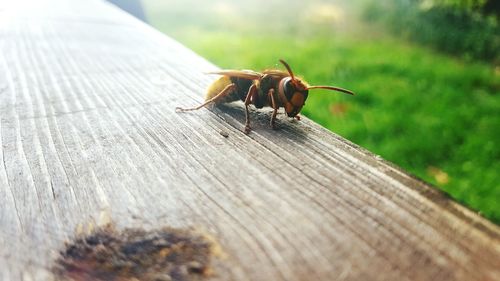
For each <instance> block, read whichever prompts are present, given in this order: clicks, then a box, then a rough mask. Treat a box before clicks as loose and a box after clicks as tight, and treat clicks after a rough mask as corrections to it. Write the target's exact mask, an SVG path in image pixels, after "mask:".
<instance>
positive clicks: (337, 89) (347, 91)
mask: <svg viewBox="0 0 500 281" xmlns="http://www.w3.org/2000/svg"><path fill="white" fill-rule="evenodd" d="M311 89H326V90H333V91H337V92H342V93H346V94H349V95H354V93H353V92H351V91H349V90H346V89H343V88H339V87H333V86H309V87H307V90H311Z"/></svg>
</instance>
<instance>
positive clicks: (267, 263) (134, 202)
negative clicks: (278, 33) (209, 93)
mask: <svg viewBox="0 0 500 281" xmlns="http://www.w3.org/2000/svg"><path fill="white" fill-rule="evenodd" d="M16 2H17V3H14V4H11V5H9V6H7V4H6V2H2V4H1V5H4V6H0V50H1V52H0V74H1V75H0V163H1V165H0V206H1V208H0V279H1V280H46V279H52V278H53V275H52V272H51V268H52V266H53V262H54V260H55V259H56V257H57V252H58V251H60V250H61V249H62V247H63V245H64V241H67V240H68V239H70V238H71V237H73V236H74V235H75V232H78V229H86V228H88V227H86V225H88V224H98V223H99V222H102V221H103V220H104V221H107V220H109V219H110V220H112V221H113V222H114V223H116V224H117V226H118V227H122V228H123V227H141V228H145V229H153V228H157V227H161V226H170V227H183V228H184V227H195V228H197V229H201V230H202V231H204V232H206V233H209V234H210V235H211V236H213V237H214V238H215V239H216V240H217V241H218V243H219V244H220V246H221V248H222V249H223V251H224V252H225V253H226V255H227V257H226V258H224V259H222V258H221V259H215V260H214V272H215V276H213V277H212V279H213V280H500V277H499V276H500V266H499V265H500V243H499V237H500V236H499V234H500V231H499V228H498V226H496V225H493V224H491V223H490V222H488V221H486V220H484V219H482V218H481V217H479V216H478V215H477V214H475V213H473V212H471V211H469V210H467V209H466V208H464V207H462V206H460V205H458V204H456V203H455V202H453V201H451V200H450V199H448V198H447V197H446V196H444V195H442V194H441V193H439V192H438V191H436V190H435V189H434V188H432V187H430V186H428V185H427V184H425V183H423V182H421V181H419V180H417V179H415V178H413V177H411V176H409V175H408V174H406V173H405V172H403V171H401V170H400V169H398V168H397V167H394V166H393V165H391V164H389V163H387V162H385V161H384V160H382V159H381V158H380V157H377V156H375V155H373V154H371V153H369V152H367V151H365V150H363V149H362V148H360V147H357V146H356V145H354V144H352V143H350V142H348V141H346V140H345V139H342V138H341V137H339V136H337V135H335V134H332V133H330V132H328V131H326V130H325V129H323V128H321V127H320V126H318V125H317V124H315V123H313V122H312V121H310V120H308V119H307V118H303V119H304V120H303V121H301V122H289V121H288V120H287V119H286V118H285V117H284V116H283V115H282V114H281V116H280V117H279V120H278V126H279V127H280V129H279V130H277V131H273V130H271V129H269V127H268V122H269V118H270V113H269V110H263V111H255V112H253V113H252V116H253V120H254V122H253V128H254V131H253V132H252V133H251V134H249V135H245V134H243V133H242V132H241V128H242V127H243V121H244V110H243V107H242V106H241V104H235V105H231V106H225V107H222V108H215V109H213V110H201V111H198V112H195V113H186V114H177V113H175V112H174V108H175V107H176V106H190V105H193V104H196V103H198V102H200V101H201V100H202V95H203V92H204V89H205V87H206V86H207V85H208V84H209V83H210V82H211V81H212V80H213V79H214V77H210V76H206V75H204V74H202V72H203V71H208V70H214V69H216V67H215V66H214V65H212V64H210V63H209V62H207V61H206V60H204V59H203V58H201V57H199V56H198V55H196V54H194V53H192V52H191V51H189V50H187V49H186V48H185V47H183V46H181V45H180V44H178V43H177V42H175V41H173V40H171V39H169V38H168V37H165V36H164V35H162V34H160V33H159V32H157V31H155V30H153V29H152V28H151V27H149V26H147V25H145V24H143V23H141V22H139V21H138V20H135V19H133V18H132V17H131V16H128V15H126V14H124V13H123V12H121V11H119V10H118V9H116V8H114V7H112V6H111V5H109V4H106V3H105V2H100V1H97V0H89V1H69V0H68V1H63V0H58V1H56V0H44V1H16ZM270 63H273V62H270ZM224 134H227V135H228V137H227V138H226V137H224V136H222V135H224ZM102 216H104V217H109V218H108V219H102Z"/></svg>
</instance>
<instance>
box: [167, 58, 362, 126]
mask: <svg viewBox="0 0 500 281" xmlns="http://www.w3.org/2000/svg"><path fill="white" fill-rule="evenodd" d="M280 62H281V63H283V64H284V65H285V67H286V68H287V70H288V72H284V71H281V70H264V71H262V72H261V73H260V72H254V71H251V70H221V71H215V72H210V73H211V74H219V75H222V76H221V77H220V78H219V79H217V80H216V81H214V82H213V83H212V84H211V85H210V86H209V87H208V89H207V94H206V96H205V102H204V103H203V104H201V105H199V106H197V107H193V108H180V107H177V108H176V110H177V111H191V110H198V109H200V108H202V107H204V106H206V105H208V104H210V103H215V104H220V103H229V102H233V101H237V100H241V101H243V102H244V103H245V110H246V122H245V133H248V132H249V131H250V118H249V111H248V106H249V105H250V104H253V105H254V106H255V107H256V108H262V107H265V106H269V107H272V108H273V109H274V111H273V115H272V117H271V126H272V127H273V128H274V127H275V121H276V114H277V110H278V108H280V107H284V108H285V112H286V113H287V115H288V116H289V117H295V118H297V119H298V116H297V114H298V113H299V112H300V110H301V109H302V107H303V106H304V104H305V101H306V99H307V96H308V94H309V90H310V89H328V90H335V91H340V92H344V93H347V94H351V95H352V94H354V93H352V92H351V91H349V90H345V89H342V88H337V87H331V86H309V85H308V84H307V83H306V82H304V81H302V80H301V79H299V78H297V77H295V76H294V74H293V72H292V70H291V69H290V67H289V66H288V64H287V63H286V62H285V61H283V60H280Z"/></svg>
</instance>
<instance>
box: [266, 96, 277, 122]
mask: <svg viewBox="0 0 500 281" xmlns="http://www.w3.org/2000/svg"><path fill="white" fill-rule="evenodd" d="M267 95H268V96H269V98H270V99H271V105H272V106H273V109H274V110H273V116H271V123H270V124H271V128H273V129H276V114H278V107H277V106H276V101H274V89H272V88H271V89H270V90H269V92H268V93H267Z"/></svg>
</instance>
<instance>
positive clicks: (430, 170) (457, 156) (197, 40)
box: [146, 0, 500, 223]
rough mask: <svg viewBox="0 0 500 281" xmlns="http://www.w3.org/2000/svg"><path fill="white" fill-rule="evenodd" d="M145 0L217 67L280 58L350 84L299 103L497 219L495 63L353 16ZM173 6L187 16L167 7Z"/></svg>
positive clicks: (314, 76)
mask: <svg viewBox="0 0 500 281" xmlns="http://www.w3.org/2000/svg"><path fill="white" fill-rule="evenodd" d="M149 2H152V0H148V1H146V4H147V6H146V7H147V10H149V18H150V20H151V22H152V24H153V25H155V26H157V27H159V29H160V30H162V31H164V32H165V33H167V34H169V35H171V36H173V37H174V38H176V39H177V40H179V41H180V42H182V43H184V44H185V45H186V46H188V47H189V48H191V49H193V50H194V51H196V52H197V53H199V54H201V55H202V56H204V57H205V58H207V59H208V60H210V61H212V62H214V63H216V64H217V65H219V66H221V67H223V68H246V69H255V70H260V69H264V68H275V67H281V66H279V65H278V64H277V60H278V59H279V58H284V59H286V60H287V61H288V62H289V63H290V65H291V66H292V68H293V69H294V72H296V73H298V74H300V76H302V77H303V78H305V80H306V81H308V82H310V83H311V84H334V85H336V86H340V87H344V88H348V89H351V90H353V91H355V92H356V94H357V95H356V96H354V97H352V96H347V95H341V94H337V93H335V92H329V91H316V92H314V93H311V94H310V95H309V98H308V100H307V103H306V106H305V107H304V109H303V111H302V113H303V114H304V115H306V116H308V117H310V118H311V119H313V120H315V121H316V122H318V123H320V124H322V125H323V126H325V127H326V128H328V129H330V130H332V131H334V132H336V133H338V134H340V135H342V136H344V137H345V138H347V139H349V140H351V141H353V142H354V143H357V144H359V145H361V146H363V147H365V148H367V149H368V150H370V151H372V152H374V153H376V154H379V155H381V156H382V157H384V158H385V159H387V160H389V161H392V162H394V163H396V164H397V165H399V166H401V167H403V168H404V169H406V170H408V171H410V172H411V173H413V174H415V175H417V176H418V177H420V178H422V179H424V180H426V181H428V182H430V183H432V184H434V185H436V186H438V187H439V188H441V189H443V190H444V191H446V192H447V193H449V194H450V195H451V196H452V197H453V198H455V199H456V200H458V201H459V202H462V203H464V204H466V205H468V206H469V207H470V208H472V209H475V210H478V211H480V212H481V213H482V214H483V215H484V216H486V217H488V218H490V219H491V220H493V221H495V222H497V223H499V222H500V203H499V202H500V173H499V172H498V171H500V149H499V146H498V141H499V140H500V96H499V94H500V71H499V70H498V67H497V70H496V71H495V67H493V66H491V65H488V64H484V63H474V62H465V61H463V60H459V59H455V58H453V57H449V56H445V55H441V54H438V53H436V52H434V51H431V50H429V49H426V48H424V47H420V46H418V45H412V44H410V43H407V42H405V41H402V40H398V39H396V38H391V37H390V36H387V35H385V34H384V33H383V32H380V31H378V30H374V29H371V28H366V27H362V26H359V23H353V25H352V26H347V27H346V26H342V25H335V27H336V28H332V27H331V26H330V25H329V23H330V22H328V21H327V22H326V24H325V23H321V24H317V23H312V22H310V21H308V20H307V18H299V20H300V24H297V23H295V24H293V23H288V24H284V23H283V17H286V15H284V16H283V15H282V16H281V17H279V16H276V17H275V18H273V20H270V21H267V22H266V24H264V25H263V23H262V22H263V20H259V21H256V22H257V23H255V24H251V25H249V24H248V22H247V21H246V20H243V21H241V20H240V19H239V18H238V17H237V16H235V15H234V14H231V13H229V15H231V16H228V17H227V18H222V19H221V18H213V17H211V14H210V13H209V12H205V13H203V12H200V11H202V10H203V9H199V10H197V11H198V12H199V14H196V15H195V16H193V14H192V13H193V12H192V11H190V10H189V9H185V8H184V9H183V6H169V9H161V7H159V6H153V5H158V4H151V3H149ZM293 3H295V2H293ZM149 4H151V5H149ZM292 6H293V5H292ZM151 7H154V9H153V8H151ZM249 10H250V11H248V10H247V13H248V14H250V15H252V11H253V10H252V9H249ZM179 13H181V14H182V13H184V14H183V15H184V17H183V18H185V19H188V20H186V21H179V20H178V19H177V20H175V19H172V18H171V17H169V16H168V15H173V14H176V15H178V14H179ZM260 18H261V19H262V18H267V17H266V14H264V15H262V14H261V15H260ZM344 18H345V17H344ZM259 22H261V23H260V24H259ZM228 23H229V24H231V27H232V28H230V29H229V28H227V24H228ZM273 23H276V24H273ZM262 28H266V29H265V30H266V32H265V33H266V34H267V35H263V33H264V32H262Z"/></svg>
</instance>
